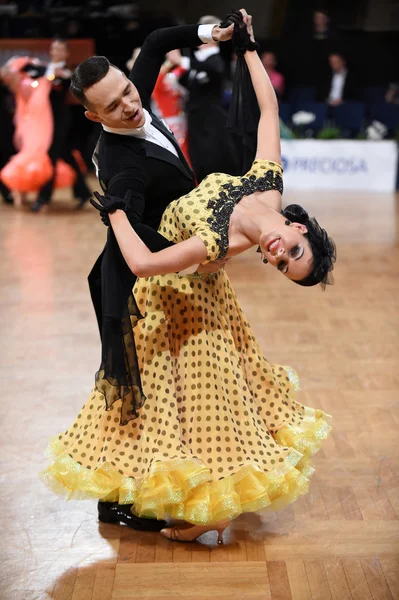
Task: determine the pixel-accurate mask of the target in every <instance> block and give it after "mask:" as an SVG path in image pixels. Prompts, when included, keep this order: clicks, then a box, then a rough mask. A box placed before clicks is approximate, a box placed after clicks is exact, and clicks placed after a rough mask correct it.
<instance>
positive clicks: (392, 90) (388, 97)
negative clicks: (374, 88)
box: [385, 83, 399, 104]
mask: <svg viewBox="0 0 399 600" xmlns="http://www.w3.org/2000/svg"><path fill="white" fill-rule="evenodd" d="M385 102H388V103H389V104H399V83H390V84H389V85H388V89H387V92H386V94H385Z"/></svg>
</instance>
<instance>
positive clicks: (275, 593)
mask: <svg viewBox="0 0 399 600" xmlns="http://www.w3.org/2000/svg"><path fill="white" fill-rule="evenodd" d="M266 564H267V573H268V576H269V582H270V590H271V597H272V600H292V595H291V587H290V581H289V579H288V573H287V565H286V563H285V562H284V561H282V560H281V561H267V563H266Z"/></svg>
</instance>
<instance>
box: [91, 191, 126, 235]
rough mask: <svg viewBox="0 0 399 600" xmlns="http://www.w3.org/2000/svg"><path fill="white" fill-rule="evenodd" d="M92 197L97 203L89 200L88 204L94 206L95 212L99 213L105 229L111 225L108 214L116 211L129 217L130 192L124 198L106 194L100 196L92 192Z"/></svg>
mask: <svg viewBox="0 0 399 600" xmlns="http://www.w3.org/2000/svg"><path fill="white" fill-rule="evenodd" d="M93 195H94V197H95V198H96V199H97V202H96V201H95V200H93V199H92V198H91V199H90V204H91V205H92V206H94V208H95V209H96V210H98V211H99V213H100V216H101V220H102V222H103V223H104V225H105V226H106V227H109V226H110V225H111V223H110V220H109V215H110V213H113V212H114V211H116V210H118V209H119V210H123V211H125V213H126V214H127V215H128V216H129V211H130V198H131V192H130V191H128V192H126V194H125V197H124V198H118V197H117V196H111V195H109V194H107V193H105V194H100V193H99V192H94V194H93Z"/></svg>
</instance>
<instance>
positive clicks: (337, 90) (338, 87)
mask: <svg viewBox="0 0 399 600" xmlns="http://www.w3.org/2000/svg"><path fill="white" fill-rule="evenodd" d="M347 75H348V71H347V70H346V69H342V71H340V72H339V73H334V75H333V76H332V79H331V88H330V93H329V95H328V100H329V101H330V102H331V101H332V100H342V95H343V93H344V85H345V80H346V76H347Z"/></svg>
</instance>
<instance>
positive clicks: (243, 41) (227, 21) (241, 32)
mask: <svg viewBox="0 0 399 600" xmlns="http://www.w3.org/2000/svg"><path fill="white" fill-rule="evenodd" d="M232 23H234V33H233V38H232V41H233V46H234V51H235V52H236V54H245V52H246V51H247V50H249V51H250V52H253V51H255V50H257V49H258V48H259V44H258V43H257V42H253V41H252V40H251V38H250V35H249V33H248V31H247V26H246V24H245V23H244V20H243V16H242V13H241V12H240V11H239V10H234V11H232V12H231V13H228V14H227V15H226V16H225V18H224V19H223V21H222V22H221V23H220V27H222V28H223V29H224V28H225V27H229V26H230V25H231V24H232Z"/></svg>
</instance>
